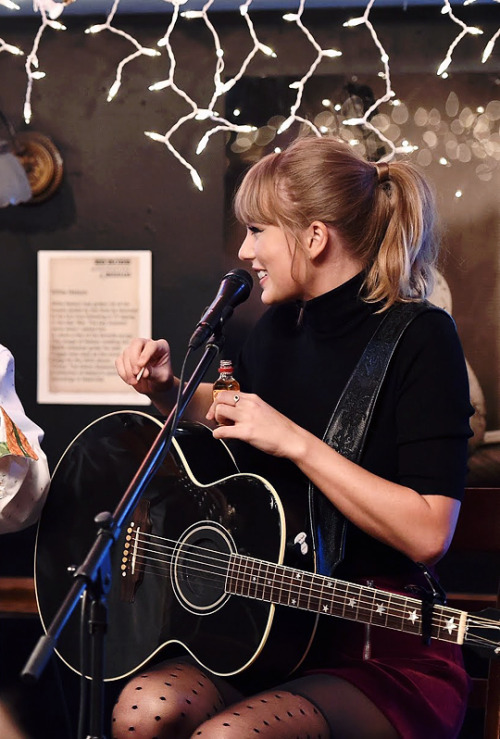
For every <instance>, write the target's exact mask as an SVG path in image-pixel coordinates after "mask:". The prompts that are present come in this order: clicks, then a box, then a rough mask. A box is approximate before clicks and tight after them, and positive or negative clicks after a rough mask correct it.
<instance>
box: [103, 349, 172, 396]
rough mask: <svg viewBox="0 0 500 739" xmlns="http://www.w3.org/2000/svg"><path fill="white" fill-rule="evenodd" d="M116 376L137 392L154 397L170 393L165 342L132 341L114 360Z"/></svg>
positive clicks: (169, 363) (170, 374) (168, 360)
mask: <svg viewBox="0 0 500 739" xmlns="http://www.w3.org/2000/svg"><path fill="white" fill-rule="evenodd" d="M115 366H116V370H117V372H118V374H119V375H120V377H121V378H122V380H123V381H124V382H126V383H127V385H131V386H132V387H133V388H134V389H135V390H137V392H138V393H144V394H145V395H155V394H157V393H162V392H166V391H168V390H170V388H171V387H172V385H173V383H174V374H173V370H172V362H171V358H170V347H169V345H168V343H167V342H166V341H165V339H158V340H157V341H154V340H153V339H133V340H132V341H131V342H130V344H129V345H128V346H127V347H126V348H125V349H124V350H123V352H122V353H121V355H120V356H119V357H117V359H116V360H115Z"/></svg>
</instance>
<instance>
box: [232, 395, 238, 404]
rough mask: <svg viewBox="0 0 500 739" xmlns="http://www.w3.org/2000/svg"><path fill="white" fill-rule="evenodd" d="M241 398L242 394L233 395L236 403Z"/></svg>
mask: <svg viewBox="0 0 500 739" xmlns="http://www.w3.org/2000/svg"><path fill="white" fill-rule="evenodd" d="M239 399H240V396H239V395H235V396H234V397H233V400H234V402H235V403H237V402H238V401H239Z"/></svg>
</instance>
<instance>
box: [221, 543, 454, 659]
mask: <svg viewBox="0 0 500 739" xmlns="http://www.w3.org/2000/svg"><path fill="white" fill-rule="evenodd" d="M226 591H227V592H228V593H231V594H233V595H240V596H243V597H245V598H253V599H256V600H263V601H267V602H269V603H274V604H276V605H283V606H290V607H292V608H300V609H302V610H306V611H312V612H314V613H322V614H325V615H327V616H338V617H340V618H344V619H348V620H350V621H359V622H360V623H365V624H373V625H374V626H382V627H384V628H388V629H395V630H397V631H403V632H406V633H409V634H421V633H422V601H421V600H419V599H417V598H412V597H406V596H404V595H400V594H398V593H391V592H389V591H385V590H378V589H377V588H372V587H369V586H368V585H358V584H357V583H352V582H347V581H345V580H338V579H336V578H333V577H325V576H323V575H316V574H312V573H309V572H303V571H302V570H297V569H294V568H293V567H287V566H285V565H278V564H274V563H272V562H264V561H262V560H258V559H254V558H252V557H246V556H243V555H239V554H234V555H232V556H231V559H230V562H229V566H228V572H227V578H226ZM467 615H468V614H467V612H466V611H459V610H456V609H454V608H447V607H446V606H442V605H434V607H433V610H432V627H431V636H432V638H434V639H439V640H441V641H447V642H452V643H454V644H463V642H464V636H465V630H466V622H467Z"/></svg>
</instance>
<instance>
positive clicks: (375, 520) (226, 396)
mask: <svg viewBox="0 0 500 739" xmlns="http://www.w3.org/2000/svg"><path fill="white" fill-rule="evenodd" d="M239 396H240V398H239V400H238V402H237V403H235V401H234V394H231V393H229V392H224V393H221V394H220V395H218V396H217V398H216V401H215V402H214V404H213V406H212V407H211V409H210V411H209V414H208V417H209V418H210V419H211V420H213V419H216V420H217V422H219V423H222V424H229V425H221V426H218V427H217V428H216V429H215V430H214V436H215V437H216V438H219V439H230V438H236V439H240V440H242V441H246V442H248V443H249V444H252V445H253V446H255V447H256V448H258V449H260V450H262V451H264V452H266V453H268V454H272V455H275V456H278V457H286V458H288V459H290V460H291V461H292V462H294V463H295V464H296V465H297V467H299V469H300V470H301V471H302V472H303V473H304V474H305V475H306V477H308V478H309V479H310V480H311V482H313V483H314V484H315V485H316V487H317V488H318V489H319V490H321V491H322V492H323V493H324V495H326V497H327V498H328V499H329V500H331V501H332V503H333V504H334V505H335V506H336V507H337V508H338V509H339V510H340V511H341V512H342V513H343V514H344V515H345V516H346V517H347V518H348V519H349V520H350V521H352V522H353V523H354V524H355V525H356V526H358V527H359V528H361V529H363V531H366V532H367V533H368V534H370V535H371V536H373V537H375V538H377V539H379V540H380V541H382V542H384V543H385V544H388V545H390V546H392V547H394V548H395V549H398V550H399V551H401V552H403V553H404V554H406V555H407V556H408V557H410V558H411V559H413V560H415V561H419V562H425V563H427V564H432V563H434V562H436V561H437V560H438V559H440V558H441V557H442V556H443V554H444V553H445V552H446V550H447V548H448V546H449V543H450V541H451V537H452V535H453V532H454V529H455V525H456V520H457V517H458V512H459V509H460V503H459V502H458V501H456V500H453V499H452V498H449V497H447V496H444V495H420V494H419V493H418V492H416V491H415V490H412V489H411V488H408V487H405V486H403V485H399V484H397V483H394V482H390V481H388V480H384V479H383V478H381V477H379V476H377V475H374V474H373V473H371V472H369V471H367V470H365V469H363V468H362V467H360V466H359V465H357V464H355V463H353V462H351V461H349V460H347V459H346V458H345V457H343V456H342V455H340V454H339V453H338V452H336V451H335V450H334V449H332V448H331V447H329V446H328V445H327V444H326V443H325V442H323V441H321V440H320V439H318V438H317V437H316V436H314V435H313V434H311V433H309V432H308V431H306V430H305V429H303V428H301V427H300V426H298V425H297V424H295V423H293V422H292V421H290V420H289V419H288V418H286V417H285V416H283V415H282V414H281V413H279V412H278V411H276V410H275V409H273V408H272V407H271V406H269V405H268V404H267V403H265V402H264V401H263V400H262V399H261V398H259V397H258V396H256V395H252V394H247V393H239Z"/></svg>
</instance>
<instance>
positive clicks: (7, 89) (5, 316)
mask: <svg viewBox="0 0 500 739" xmlns="http://www.w3.org/2000/svg"><path fill="white" fill-rule="evenodd" d="M83 1H85V0H83ZM353 14H356V15H358V14H361V13H358V12H357V11H356V13H353V12H351V11H348V10H347V9H336V10H328V11H326V10H322V11H318V10H310V11H307V10H306V12H305V13H304V16H303V20H304V23H305V24H306V25H307V26H308V27H309V28H310V29H311V31H312V32H313V33H314V35H315V37H316V38H317V39H318V40H319V42H320V44H321V45H322V46H323V47H324V48H329V47H336V48H340V49H341V50H342V54H343V55H342V56H341V57H340V58H338V59H334V60H327V59H325V60H324V61H323V62H322V63H321V65H320V67H319V68H318V70H317V73H318V75H319V74H321V75H322V76H325V79H326V82H325V84H328V81H327V76H328V75H331V76H332V77H335V79H336V80H339V79H340V80H341V81H344V83H348V82H351V81H355V82H358V83H359V82H361V83H363V82H365V81H366V83H367V84H370V85H371V86H372V88H373V90H374V92H375V94H376V96H377V97H378V96H379V95H380V94H382V91H383V85H384V83H383V82H382V81H380V78H378V77H377V73H378V72H379V71H380V69H381V63H380V58H379V53H378V51H377V49H376V47H375V45H374V43H373V40H372V39H371V37H370V35H369V33H368V32H367V30H366V29H365V28H363V27H360V28H358V29H350V30H346V29H344V28H343V27H342V23H343V22H344V21H345V20H347V19H348V18H349V17H351V16H352V15H353ZM252 17H253V20H254V23H255V27H256V31H257V34H258V37H259V39H260V40H261V41H262V42H264V43H267V44H269V45H272V46H273V48H275V49H276V52H277V54H278V57H277V60H276V59H269V58H268V57H266V56H264V55H263V54H258V55H257V56H256V57H255V58H254V60H253V61H252V64H251V66H250V68H249V70H248V74H249V75H250V76H251V77H252V78H257V79H258V78H266V77H273V76H282V77H293V78H297V77H299V76H301V75H302V74H304V73H305V71H307V69H308V67H309V65H310V64H311V62H312V60H313V59H314V56H315V54H314V52H313V51H312V49H311V46H310V45H309V44H308V43H307V41H306V40H305V38H304V36H303V35H302V34H300V33H299V32H298V30H297V28H296V27H295V26H294V25H293V24H287V23H285V22H283V20H282V14H281V13H277V12H271V11H270V12H256V13H254V14H253V15H252ZM370 17H371V20H372V22H373V23H374V25H375V27H376V30H377V32H378V34H379V36H380V38H381V40H382V43H383V44H384V47H385V48H386V50H387V52H388V53H389V56H390V60H391V70H392V73H393V75H394V79H393V86H394V88H395V89H396V90H397V93H398V96H399V97H401V98H402V99H404V100H405V101H406V102H407V104H408V105H409V106H411V107H412V110H413V111H415V110H416V108H417V107H418V105H419V104H423V105H425V106H427V107H432V105H436V106H439V105H440V106H441V108H442V107H443V106H444V101H445V100H446V98H447V96H448V95H449V93H450V91H451V90H452V89H453V90H455V91H457V92H458V94H459V97H461V100H462V101H463V102H464V104H465V103H467V104H470V105H479V104H483V105H485V104H486V103H487V102H488V100H490V99H497V100H498V99H500V70H499V62H498V60H499V51H498V44H499V43H500V42H497V48H496V50H495V51H494V53H493V55H492V57H491V58H490V60H489V61H488V62H487V63H485V64H481V52H482V49H483V48H484V45H485V43H486V40H487V39H489V38H491V36H492V35H493V33H494V32H495V31H496V29H497V27H498V21H499V14H498V8H491V7H484V6H477V7H475V6H470V7H467V8H463V7H461V8H460V17H461V18H463V19H465V20H467V21H468V22H470V23H473V24H475V25H478V26H480V27H481V28H482V29H483V30H484V35H483V36H482V37H481V38H480V39H478V38H477V37H471V36H468V37H466V38H465V39H464V40H463V41H462V42H461V43H460V44H459V46H458V47H457V48H456V49H455V52H454V55H453V63H452V65H451V67H450V69H449V73H450V76H449V78H448V79H447V80H443V79H440V78H437V77H436V70H437V68H438V66H439V64H440V63H441V61H442V60H443V58H444V55H445V53H446V49H447V48H448V46H449V44H450V43H451V42H452V41H453V39H454V38H455V37H456V35H457V33H458V32H459V29H458V26H456V25H455V24H453V23H451V22H450V20H449V19H447V18H446V17H443V16H442V15H441V13H440V8H439V7H432V8H425V9H424V8H418V7H409V8H408V9H407V10H406V11H405V10H403V9H402V8H400V7H399V8H390V9H387V8H386V9H380V10H378V9H376V8H375V9H374V10H373V11H372V13H371V16H370ZM212 19H213V22H214V23H215V24H216V27H217V30H218V32H219V34H220V36H221V41H222V46H223V48H224V49H225V52H226V53H225V62H226V72H227V75H228V76H231V75H234V74H235V73H236V72H237V71H238V69H239V65H240V64H241V62H242V60H243V58H244V55H245V54H246V53H247V51H248V50H249V49H250V48H251V47H250V45H249V37H248V32H247V30H246V26H245V25H244V23H243V22H242V19H241V17H240V16H239V14H238V13H237V12H232V13H217V14H213V15H212ZM61 20H62V21H63V22H64V24H65V25H66V26H67V30H66V31H64V32H55V31H52V30H50V29H48V30H47V31H46V32H45V34H44V36H43V38H42V41H41V44H40V49H39V53H38V55H39V59H40V66H41V67H42V68H43V70H44V71H45V72H46V73H47V76H46V78H45V79H44V80H41V81H38V82H35V84H34V87H33V97H32V104H33V119H32V123H31V124H30V126H29V127H28V128H29V129H31V130H35V131H39V132H41V133H43V134H45V135H48V136H50V137H51V138H52V140H53V141H54V143H55V144H56V146H57V147H58V149H59V150H60V152H61V154H62V156H63V159H64V167H65V172H64V178H63V182H62V186H61V187H60V189H59V190H58V191H57V193H56V194H55V195H54V196H53V197H52V198H50V199H49V200H47V201H46V202H44V203H40V204H38V205H27V206H18V207H9V208H4V209H2V210H0V250H1V257H2V261H1V264H2V267H1V269H2V272H1V274H2V280H1V290H0V326H1V331H0V341H1V343H2V344H5V345H6V346H7V347H8V348H9V349H10V350H11V351H12V353H13V354H14V356H15V359H16V368H17V373H16V379H17V390H18V394H19V396H20V397H21V399H22V401H23V403H24V406H25V409H26V411H27V413H28V415H29V416H30V417H32V418H33V419H34V420H35V421H36V422H37V423H39V424H40V425H41V426H42V427H43V428H44V430H45V433H46V436H45V442H44V448H45V450H46V452H47V455H48V457H49V463H50V466H51V469H53V468H54V466H55V464H56V463H57V461H58V459H59V458H60V456H61V454H62V453H63V452H64V450H65V448H66V447H67V446H68V444H69V443H70V442H71V440H72V439H73V438H74V436H75V435H76V434H77V433H78V432H79V431H80V430H81V429H82V428H83V427H84V426H86V425H87V424H88V423H90V422H92V421H93V420H95V419H96V418H98V417H100V416H101V415H103V414H104V413H107V412H109V411H111V410H115V409H116V408H115V407H100V406H92V405H91V406H83V405H72V406H67V405H45V404H43V405H40V404H37V401H36V366H37V269H36V265H37V252H38V251H39V250H47V249H53V250H66V249H81V250H86V249H119V250H126V249H147V250H151V251H152V253H153V336H154V337H160V336H166V337H167V338H168V339H169V341H170V343H171V345H172V349H173V354H174V357H175V360H176V364H177V366H176V369H177V371H179V369H180V363H181V361H182V358H183V356H184V352H185V348H186V344H187V340H188V338H189V336H190V334H191V332H192V330H193V327H194V325H195V324H196V321H197V319H198V317H199V315H200V313H201V311H202V310H203V308H204V307H205V306H206V305H207V304H208V303H209V302H210V301H211V300H212V298H213V296H214V295H215V292H216V290H217V287H218V285H219V283H220V280H221V277H222V275H223V274H224V273H225V271H226V270H227V269H230V268H233V267H238V266H240V265H239V264H238V260H237V254H236V251H237V243H238V234H239V232H238V230H237V229H236V230H235V228H234V224H233V222H232V219H231V218H230V217H229V218H228V217H227V211H226V205H227V202H228V200H229V198H228V196H227V193H226V192H225V182H226V178H227V181H228V182H230V183H231V185H232V184H233V183H234V176H233V175H232V174H230V175H228V172H227V169H228V165H229V162H230V160H231V157H230V156H229V154H228V152H226V148H225V146H226V139H225V137H224V135H223V134H216V135H215V136H213V137H212V138H211V139H210V142H209V144H208V146H207V148H206V149H205V151H204V152H203V153H202V154H201V155H200V156H198V157H197V156H196V154H195V148H196V143H197V142H198V141H199V139H200V138H201V135H202V134H203V132H204V130H206V128H207V126H206V124H203V123H200V122H194V123H190V124H188V125H187V126H185V127H184V128H182V129H181V130H180V131H179V132H178V134H177V135H176V136H175V139H174V143H175V146H176V148H178V150H179V151H180V153H181V154H182V155H183V156H185V157H186V158H187V159H188V160H189V161H190V162H192V163H193V164H194V165H195V166H196V168H197V169H198V171H199V172H200V174H201V176H202V178H203V181H204V187H205V189H204V192H202V193H200V192H199V191H198V190H197V189H196V188H195V187H194V186H193V184H192V181H191V178H190V176H189V174H188V172H187V170H186V169H185V168H184V167H183V166H182V165H181V164H180V163H179V162H178V161H177V160H175V159H174V157H173V156H172V155H171V154H169V152H168V151H167V150H166V149H165V148H164V147H163V146H162V145H161V144H158V143H155V142H152V141H151V140H149V139H148V138H146V137H145V136H144V131H146V130H156V131H159V132H165V131H166V130H167V129H168V128H169V127H170V126H171V125H172V123H173V122H174V121H175V120H177V118H178V117H180V116H181V115H184V114H185V113H186V112H187V106H186V104H185V102H183V101H182V100H181V99H180V98H179V97H177V96H175V95H174V94H173V93H172V92H171V91H169V90H165V91H163V92H156V93H152V92H149V91H148V85H150V84H151V83H152V82H154V81H156V80H159V79H163V78H165V77H166V75H167V71H168V60H167V57H166V54H165V52H164V53H163V54H162V56H160V57H156V58H149V57H140V58H139V59H136V60H134V61H132V62H131V63H130V64H128V65H127V66H126V67H125V69H124V72H123V80H122V87H121V89H120V90H119V92H118V94H117V96H116V98H115V99H114V100H113V101H112V102H110V103H108V102H107V101H106V96H107V92H108V89H109V87H110V86H111V84H112V82H113V80H114V77H115V72H116V66H117V64H118V63H119V62H120V60H121V59H122V58H123V57H124V56H126V55H128V54H129V53H131V51H132V48H131V46H130V44H129V43H128V42H126V41H125V40H124V39H122V38H120V37H118V36H116V35H114V34H111V33H108V32H103V33H101V34H99V35H98V36H90V35H86V34H85V33H84V30H85V29H86V28H87V27H88V26H90V25H91V24H92V23H101V22H103V20H104V19H103V17H102V16H99V17H79V16H70V15H67V16H64V14H63V17H62V18H61ZM167 25H168V15H167V14H165V15H162V16H159V15H158V16H157V15H152V14H151V15H146V16H129V15H122V16H118V17H117V19H116V21H115V26H117V27H119V28H122V29H124V30H126V31H128V32H130V33H131V34H133V35H134V36H136V37H137V38H138V39H140V41H141V43H143V44H144V45H146V46H150V47H155V46H156V42H157V40H158V39H159V38H160V37H161V36H163V34H164V33H165V30H166V28H167ZM38 26H39V22H38V20H37V19H34V18H32V17H22V18H16V17H15V15H14V14H13V15H12V16H9V17H3V16H2V17H0V36H1V37H2V38H4V39H5V40H7V41H8V42H9V43H12V44H16V45H18V46H20V47H21V48H22V49H24V50H25V52H26V53H27V52H28V51H29V49H30V48H31V45H32V41H33V38H34V36H35V34H36V32H37V29H38ZM174 49H175V54H176V58H177V72H176V79H177V80H178V82H179V85H180V86H181V87H184V88H185V89H186V90H188V91H189V93H190V95H191V96H192V97H193V98H194V99H195V100H197V101H199V102H200V104H201V103H202V102H205V103H206V102H208V100H209V99H210V97H211V94H212V90H213V68H214V59H215V57H214V52H213V40H212V37H211V36H210V34H209V33H208V31H207V29H206V28H205V27H204V26H203V24H202V23H199V22H195V21H190V22H183V23H179V25H178V27H177V30H176V32H175V36H174ZM24 62H25V58H24V57H13V56H11V55H10V54H6V53H0V108H1V109H2V111H3V112H4V113H5V114H6V115H7V116H8V118H9V119H10V120H11V122H12V123H13V124H14V126H15V127H16V128H17V129H18V130H19V131H22V130H25V128H26V126H25V125H24V123H23V121H22V110H23V103H24V95H25V89H26V74H25V70H24ZM377 85H378V87H377ZM485 98H487V99H485ZM420 100H422V103H420ZM258 101H259V97H258V95H257V97H256V102H255V100H254V101H253V105H254V107H255V106H256V107H257V109H258ZM264 102H265V104H266V105H271V106H272V102H273V101H272V100H271V101H269V100H265V101H264V100H263V104H264ZM278 102H279V101H276V103H277V104H278ZM220 105H221V110H220V112H221V113H224V108H223V105H224V101H223V100H221V102H220ZM204 126H205V127H204ZM497 131H498V124H497ZM0 137H1V134H0ZM497 141H498V135H497ZM476 164H477V163H471V164H470V165H468V164H463V165H462V164H457V165H456V166H454V165H453V166H451V167H449V168H443V167H441V168H440V167H439V166H438V165H437V164H433V166H432V167H430V168H429V174H430V175H431V177H432V178H433V180H434V181H435V183H436V185H437V189H438V198H439V203H440V209H441V213H442V218H443V221H444V245H445V250H444V253H445V261H444V264H443V272H444V274H445V276H446V279H447V281H448V284H449V286H450V289H451V292H452V294H453V314H454V317H455V319H456V322H457V326H458V330H459V333H460V335H461V338H462V341H463V344H464V348H465V352H466V356H467V358H468V360H469V362H470V363H471V365H472V367H473V368H474V371H475V373H476V374H477V376H478V379H479V383H480V385H481V388H482V391H483V392H484V396H485V402H486V408H487V428H488V429H489V430H495V429H497V428H498V427H499V425H500V412H499V405H500V403H499V386H498V355H499V349H500V331H499V320H498V307H499V276H498V272H499V264H498V255H499V249H498V245H499V224H500V218H499V207H498V206H499V200H498V192H499V189H498V184H499V180H498V171H497V172H496V173H494V176H493V180H492V181H490V182H489V183H484V182H481V181H479V180H478V179H477V178H476V176H475V167H476ZM457 183H458V184H459V185H460V186H462V183H464V185H465V189H464V194H465V195H466V196H465V197H463V198H462V199H461V200H460V202H458V201H457V200H456V199H455V198H454V197H453V194H454V192H455V190H456V189H457ZM257 292H258V291H257V290H254V293H253V294H252V296H251V298H250V300H249V301H248V302H247V303H246V304H245V305H243V306H241V307H240V308H239V309H238V310H237V312H236V313H235V316H234V317H233V319H232V320H231V322H230V323H229V324H228V326H227V330H226V335H227V339H226V341H227V348H226V354H227V355H229V356H231V355H232V356H234V354H235V353H236V351H237V348H238V346H239V344H240V342H241V340H242V338H243V337H244V334H245V331H246V329H247V327H248V325H249V324H250V323H251V322H252V321H253V319H254V318H255V316H256V315H257V314H258V313H259V311H260V310H261V308H260V304H259V300H258V295H257ZM212 375H213V369H212ZM212 375H209V376H212ZM34 540H35V527H32V528H31V529H29V530H28V531H26V532H21V533H19V534H15V535H10V536H4V537H2V540H1V542H0V574H4V575H11V574H12V575H18V574H22V575H26V574H27V575H29V574H31V572H32V558H33V547H34ZM0 626H1V628H2V631H3V634H4V638H3V640H2V644H1V646H2V652H3V653H2V654H0V659H2V661H3V662H4V664H5V665H6V668H5V669H6V673H8V671H9V669H11V670H13V669H16V668H17V666H18V664H19V663H21V664H22V658H23V654H25V655H27V654H28V653H29V650H30V649H31V648H32V646H33V644H34V641H35V638H36V634H37V629H38V627H37V626H35V624H34V623H33V622H32V621H29V622H26V623H25V624H24V625H23V626H22V627H21V630H22V633H23V636H24V638H23V640H22V647H21V648H19V646H17V647H16V652H15V654H14V655H13V653H12V652H13V650H12V649H9V644H8V642H9V633H10V632H9V629H13V628H14V629H17V631H16V634H18V633H19V625H17V626H15V627H14V626H13V625H12V624H7V622H5V625H4V623H2V624H0ZM51 669H52V668H50V669H49V670H48V672H50V670H51ZM63 669H64V668H63ZM44 680H45V681H47V682H48V683H49V684H50V685H51V686H52V685H53V683H51V682H50V680H51V678H50V677H49V676H46V677H45V678H44ZM64 680H65V681H66V684H71V682H72V676H65V677H64ZM48 692H50V689H49V690H48ZM112 692H113V689H110V694H111V693H112ZM32 696H34V697H33V700H35V701H37V700H40V697H39V694H38V696H37V694H36V693H35V694H32ZM73 699H74V698H73ZM30 700H31V698H30ZM44 700H45V699H44ZM55 700H56V701H57V699H55ZM69 700H70V702H71V700H72V698H70V699H69ZM49 702H50V701H49ZM54 710H55V713H56V720H58V721H59V720H61V716H60V713H59V711H58V709H57V708H56V709H54ZM49 713H50V711H49ZM58 731H61V733H58ZM59 735H60V736H63V734H62V730H59V729H57V730H55V732H53V733H52V736H59Z"/></svg>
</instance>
